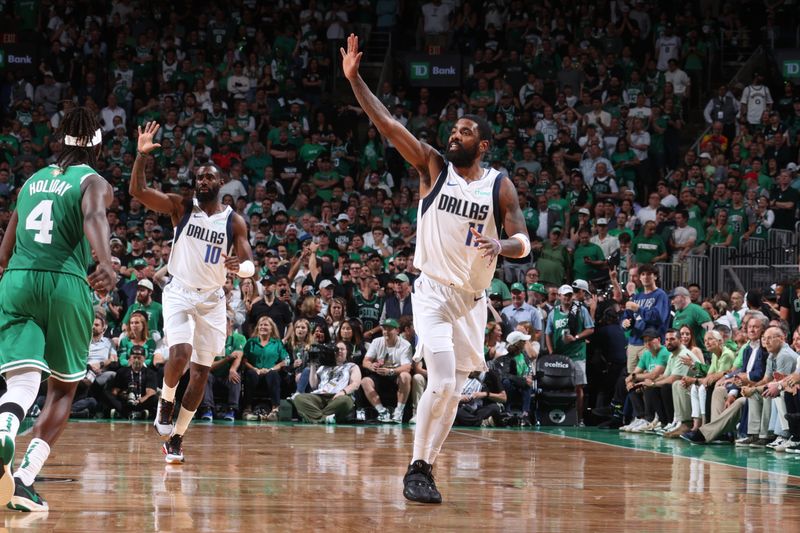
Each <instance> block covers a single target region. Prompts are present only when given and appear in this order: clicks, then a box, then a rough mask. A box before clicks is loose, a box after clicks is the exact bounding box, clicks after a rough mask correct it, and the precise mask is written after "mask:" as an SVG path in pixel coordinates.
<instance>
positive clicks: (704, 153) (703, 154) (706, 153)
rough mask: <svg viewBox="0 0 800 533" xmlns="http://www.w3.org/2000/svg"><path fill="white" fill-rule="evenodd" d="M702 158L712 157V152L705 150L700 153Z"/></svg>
mask: <svg viewBox="0 0 800 533" xmlns="http://www.w3.org/2000/svg"><path fill="white" fill-rule="evenodd" d="M700 159H711V154H709V153H708V152H703V153H702V154H700Z"/></svg>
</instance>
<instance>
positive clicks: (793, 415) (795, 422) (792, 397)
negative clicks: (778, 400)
mask: <svg viewBox="0 0 800 533" xmlns="http://www.w3.org/2000/svg"><path fill="white" fill-rule="evenodd" d="M783 403H785V404H786V420H787V422H789V434H790V435H791V437H792V439H793V440H800V394H789V393H788V392H785V393H783Z"/></svg>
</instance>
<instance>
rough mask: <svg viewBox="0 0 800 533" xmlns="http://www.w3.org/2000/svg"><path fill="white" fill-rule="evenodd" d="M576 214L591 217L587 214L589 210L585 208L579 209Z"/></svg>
mask: <svg viewBox="0 0 800 533" xmlns="http://www.w3.org/2000/svg"><path fill="white" fill-rule="evenodd" d="M578 214H579V215H587V216H591V213H590V212H589V210H588V209H586V208H585V207H581V208H580V209H578Z"/></svg>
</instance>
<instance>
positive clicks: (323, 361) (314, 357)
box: [308, 342, 337, 366]
mask: <svg viewBox="0 0 800 533" xmlns="http://www.w3.org/2000/svg"><path fill="white" fill-rule="evenodd" d="M336 351H337V348H336V345H335V344H333V343H330V342H328V343H325V344H314V345H312V346H311V348H309V349H308V362H309V364H312V365H317V366H336Z"/></svg>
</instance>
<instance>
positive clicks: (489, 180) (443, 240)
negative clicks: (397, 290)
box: [414, 163, 501, 292]
mask: <svg viewBox="0 0 800 533" xmlns="http://www.w3.org/2000/svg"><path fill="white" fill-rule="evenodd" d="M500 183H501V176H500V174H499V173H498V172H497V171H496V170H494V169H484V170H483V176H482V177H481V178H480V179H479V180H476V181H473V182H470V183H467V181H466V180H464V178H462V177H461V176H459V175H458V173H457V172H456V170H455V167H453V165H452V164H451V163H447V166H446V167H445V168H444V169H443V170H442V172H441V173H440V174H439V177H438V178H436V182H435V183H434V184H433V189H432V190H431V191H430V192H429V193H428V195H427V196H425V198H422V199H421V200H420V202H419V209H418V212H417V252H416V254H415V255H414V266H415V267H417V268H418V269H420V270H421V271H422V272H423V273H425V275H427V276H428V277H430V278H432V279H434V280H436V281H438V282H439V283H441V284H443V285H446V286H449V287H453V288H456V289H462V290H465V291H469V292H481V291H484V290H486V288H487V287H489V284H490V283H491V281H492V277H494V269H495V265H496V264H497V258H496V257H495V258H494V259H492V262H491V264H487V259H486V258H485V257H481V255H482V254H481V252H480V251H479V250H478V243H477V242H475V238H474V237H473V235H472V232H471V231H470V229H471V228H475V229H476V230H477V231H478V233H480V234H481V235H484V236H486V237H489V238H492V239H499V238H500V237H499V232H500V227H499V226H500V220H499V219H500V205H499V204H500V201H499V195H500Z"/></svg>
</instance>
